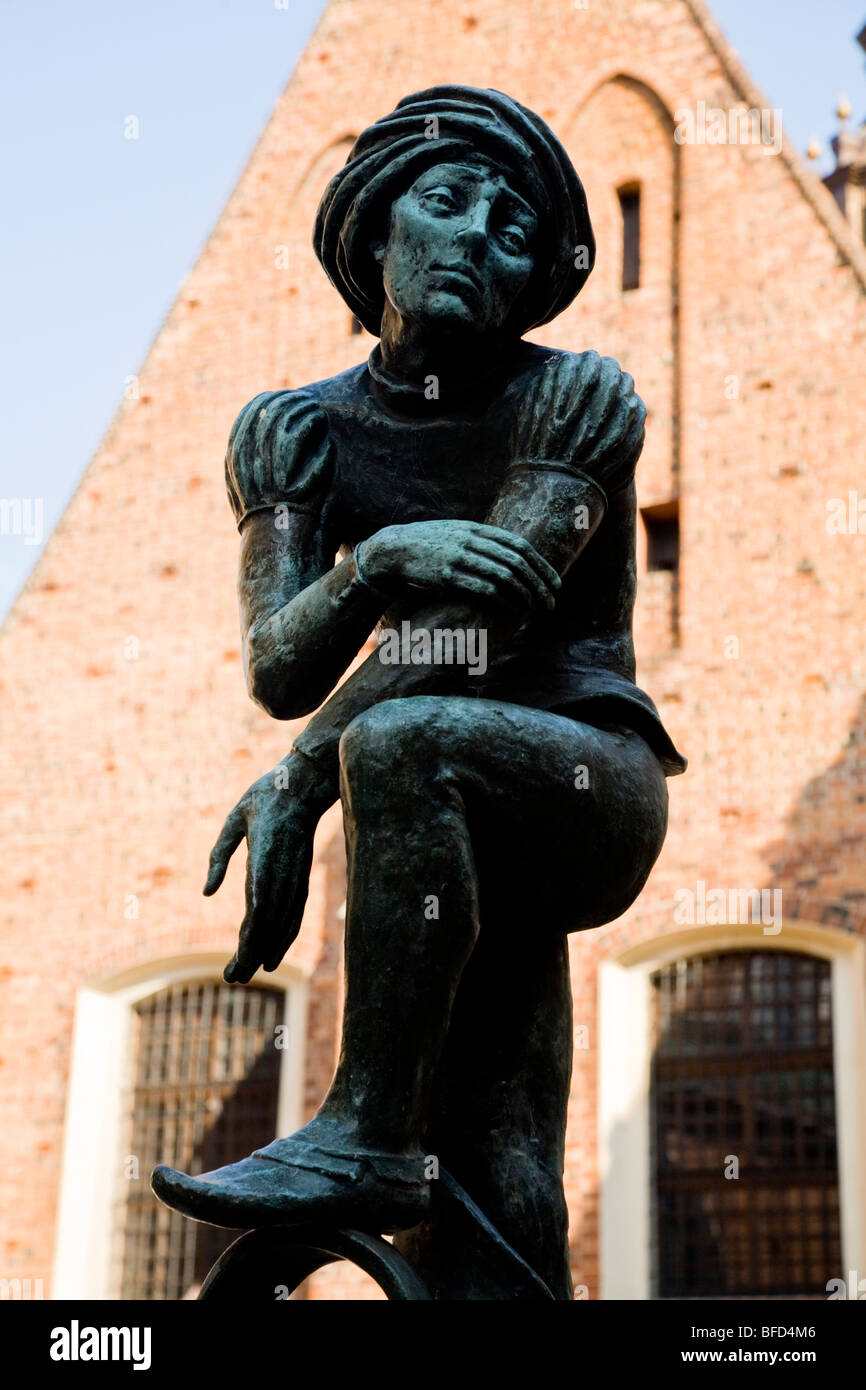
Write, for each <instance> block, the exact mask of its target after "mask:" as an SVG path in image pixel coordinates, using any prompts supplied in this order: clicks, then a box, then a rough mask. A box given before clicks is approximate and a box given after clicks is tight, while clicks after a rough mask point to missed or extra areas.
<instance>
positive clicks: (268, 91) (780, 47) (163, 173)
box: [0, 0, 866, 615]
mask: <svg viewBox="0 0 866 1390" xmlns="http://www.w3.org/2000/svg"><path fill="white" fill-rule="evenodd" d="M380 3H381V4H382V5H383V6H387V5H389V4H391V5H394V7H395V9H396V10H398V9H399V4H400V0H380ZM509 3H513V0H509ZM593 3H602V0H593ZM323 8H324V3H323V0H288V7H287V8H286V9H278V8H277V4H276V0H148V3H147V4H146V5H128V4H126V5H124V4H118V3H116V0H76V3H74V4H70V3H68V0H39V2H38V3H34V0H2V3H0V38H2V50H0V51H2V55H3V57H2V60H0V62H2V83H0V121H2V129H3V131H4V133H5V138H4V142H3V149H2V156H0V157H2V169H0V177H2V182H3V189H4V192H5V194H6V209H5V215H4V217H3V218H2V219H0V264H2V267H3V270H2V275H3V288H2V293H3V305H4V323H5V332H4V333H3V335H2V343H0V409H2V420H3V444H4V447H3V450H2V455H0V499H3V498H6V499H12V498H24V497H27V498H41V499H44V521H43V529H44V534H45V536H47V535H48V534H49V533H50V531H51V529H52V527H53V526H54V525H55V524H56V522H57V520H58V519H59V517H60V516H61V514H62V512H63V509H64V507H65V505H66V503H67V502H68V500H69V498H70V496H71V494H72V492H73V491H74V489H75V487H76V486H77V483H78V481H79V479H80V477H81V474H82V472H83V471H84V469H85V467H86V466H87V463H88V461H89V459H90V457H91V455H92V454H93V452H94V449H95V448H96V446H97V444H98V443H99V439H100V437H101V435H102V433H103V432H104V430H105V429H106V427H107V425H108V423H109V421H110V420H111V417H112V415H113V413H114V410H115V409H116V407H117V404H118V402H119V400H120V398H121V394H122V391H123V383H124V378H125V377H127V376H130V375H132V374H133V373H135V372H136V371H137V370H138V367H139V366H140V364H141V362H142V360H143V358H144V356H145V354H146V352H147V349H148V347H149V346H150V343H151V342H152V340H153V338H154V336H155V334H156V332H157V331H158V329H159V326H160V324H161V322H162V320H163V318H164V316H165V314H166V312H167V310H168V309H169V308H170V306H171V303H172V301H173V299H174V297H175V294H176V293H177V290H178V289H179V287H180V285H181V283H182V282H183V280H184V278H185V276H186V275H187V273H188V272H189V270H190V269H191V267H192V265H193V264H194V262H195V260H196V257H197V256H198V254H199V252H200V250H201V248H202V246H203V244H204V242H205V241H206V239H207V236H208V233H209V231H210V229H211V227H212V226H213V224H214V222H215V221H216V219H217V217H218V216H219V213H220V211H221V209H222V207H223V205H224V203H225V201H226V199H227V198H228V196H229V194H230V193H231V190H232V188H233V187H234V185H235V183H236V181H237V179H238V176H239V175H240V173H241V171H242V169H243V167H244V164H245V162H246V160H247V157H248V156H249V154H250V152H251V150H252V148H253V146H254V144H255V142H256V140H257V139H258V136H259V134H260V133H261V130H262V127H263V125H264V123H265V121H266V120H267V118H268V116H269V114H270V112H271V110H272V108H273V105H274V102H275V101H276V100H277V97H278V96H279V94H280V92H281V90H282V88H283V87H284V85H285V83H286V81H287V79H288V77H289V75H290V73H291V71H292V68H293V67H294V64H295V62H296V60H297V58H298V56H299V54H300V52H301V51H302V49H303V47H304V44H305V43H306V41H307V39H308V37H309V35H310V33H311V32H312V29H313V27H314V25H315V23H316V21H317V19H318V17H319V14H320V13H321V11H322V9H323ZM711 8H712V9H713V12H714V13H715V15H716V18H717V20H718V22H719V23H720V24H721V26H722V28H723V30H724V31H725V33H726V34H727V36H728V38H729V39H730V40H731V42H732V43H733V45H734V47H735V48H736V49H737V50H738V52H739V53H740V56H741V58H742V59H743V61H744V62H745V64H746V66H747V68H748V69H749V70H750V72H751V74H752V77H753V78H754V79H755V81H756V82H757V84H758V86H759V87H760V88H761V89H762V90H763V92H764V94H765V95H766V97H767V98H768V100H769V101H770V103H771V104H772V105H773V106H779V107H781V108H782V109H783V113H784V118H783V119H784V126H785V129H786V131H787V134H788V136H789V138H790V139H792V140H793V142H794V144H795V145H796V146H797V147H799V148H800V149H801V150H803V149H805V147H806V145H807V144H808V142H809V139H810V137H811V136H812V135H813V134H815V135H817V136H819V138H821V139H822V140H824V141H825V149H826V141H827V139H828V138H829V136H830V135H831V134H832V133H833V132H834V130H835V128H836V123H835V121H834V117H833V111H834V108H835V105H836V101H837V97H838V95H839V93H840V91H843V90H844V91H847V92H848V94H849V96H850V98H851V100H852V103H853V108H854V111H853V119H854V120H855V121H858V122H859V121H861V120H862V119H863V118H864V116H866V72H864V55H863V53H862V52H861V50H860V49H859V48H858V46H857V45H856V43H855V42H854V39H853V36H854V34H855V33H856V32H857V30H858V29H859V28H860V27H861V25H862V24H863V22H864V21H866V0H821V4H820V5H818V4H817V3H816V0H711ZM129 115H136V116H137V117H138V119H139V121H140V136H139V139H138V140H128V139H125V138H124V120H125V118H126V117H127V116H129ZM824 162H825V166H826V167H829V166H827V161H826V157H825V161H824ZM33 519H34V520H35V519H36V518H35V516H34V517H33ZM5 529H6V530H8V529H9V526H8V523H7V525H6V527H5ZM39 549H40V547H39V546H38V545H35V544H27V543H26V540H25V537H24V536H23V535H11V534H0V615H2V614H3V613H5V611H6V610H7V608H8V606H9V604H10V603H11V602H12V601H13V599H14V597H15V595H16V593H17V592H18V590H19V589H20V587H21V585H22V583H23V582H24V580H25V578H26V576H27V574H28V572H29V570H30V568H31V567H32V565H33V563H34V561H35V560H36V558H37V556H38V554H39Z"/></svg>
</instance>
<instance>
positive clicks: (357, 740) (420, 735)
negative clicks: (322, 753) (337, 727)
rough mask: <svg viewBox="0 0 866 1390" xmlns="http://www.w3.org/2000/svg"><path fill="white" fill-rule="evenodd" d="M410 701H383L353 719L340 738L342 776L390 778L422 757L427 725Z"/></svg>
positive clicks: (426, 740)
mask: <svg viewBox="0 0 866 1390" xmlns="http://www.w3.org/2000/svg"><path fill="white" fill-rule="evenodd" d="M413 705H414V701H412V700H383V701H382V703H381V704H378V705H372V706H371V708H370V709H367V710H364V712H363V713H362V714H359V715H357V716H356V718H355V719H353V720H352V722H351V724H349V725H348V726H347V728H346V729H345V730H344V731H343V735H342V737H341V739H340V766H341V768H342V772H343V775H344V777H349V778H355V777H357V776H358V775H359V774H361V773H363V774H364V775H365V776H373V777H376V776H377V775H380V774H381V775H387V776H388V777H389V778H393V777H394V776H395V775H397V774H399V772H400V771H405V769H406V767H407V766H409V765H411V763H412V762H413V761H414V760H415V759H416V758H418V757H420V756H422V754H423V755H425V756H426V750H427V744H428V734H429V725H428V726H427V727H426V729H425V720H424V718H423V716H422V715H421V713H420V711H418V710H416V709H413V708H412V706H413Z"/></svg>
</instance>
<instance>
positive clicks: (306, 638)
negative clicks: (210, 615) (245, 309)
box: [154, 86, 685, 1299]
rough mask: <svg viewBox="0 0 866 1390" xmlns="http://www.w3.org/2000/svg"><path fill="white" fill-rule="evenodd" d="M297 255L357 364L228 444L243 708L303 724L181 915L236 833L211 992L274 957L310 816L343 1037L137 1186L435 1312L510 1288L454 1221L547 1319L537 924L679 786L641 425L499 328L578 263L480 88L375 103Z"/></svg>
mask: <svg viewBox="0 0 866 1390" xmlns="http://www.w3.org/2000/svg"><path fill="white" fill-rule="evenodd" d="M314 239H315V247H316V251H317V253H318V255H319V258H320V260H321V262H322V264H323V266H324V268H325V270H326V272H327V273H328V275H329V277H330V279H331V280H332V282H333V284H334V285H335V286H336V288H337V289H338V290H339V292H340V294H341V295H342V296H343V298H344V299H345V301H346V303H347V304H348V305H349V307H350V308H351V309H352V311H353V312H354V313H355V314H357V316H358V317H359V318H360V320H361V322H362V323H363V324H364V325H365V327H366V328H367V329H368V330H369V331H370V332H371V333H373V334H375V335H377V336H378V337H379V338H380V342H379V344H378V345H377V346H376V347H375V348H374V350H373V352H372V353H371V355H370V359H369V361H368V362H367V363H365V364H364V365H362V366H358V367H355V368H353V369H351V370H350V371H347V372H343V373H342V374H341V375H339V376H337V377H333V378H330V379H329V380H326V381H321V382H317V383H315V384H314V385H312V386H308V387H305V388H303V389H301V390H291V391H271V392H265V393H263V394H262V395H260V396H257V397H256V398H255V399H254V400H253V401H251V402H250V404H249V405H248V406H246V407H245V409H244V410H243V411H242V412H241V414H240V416H239V417H238V420H237V422H236V424H235V426H234V429H233V431H232V434H231V438H230V441H229V446H228V455H227V460H226V478H227V484H228V492H229V498H230V501H231V504H232V507H233V509H234V513H235V516H236V518H237V521H238V525H239V528H240V534H241V559H240V600H241V612H242V625H243V651H244V661H245V669H246V672H247V680H248V686H249V691H250V694H251V696H252V698H253V699H254V700H256V701H257V703H259V704H260V705H261V706H262V707H263V708H264V709H266V710H267V711H268V712H269V713H270V714H271V715H273V716H274V718H277V719H293V718H297V717H299V716H301V715H306V714H309V713H311V712H312V711H314V710H317V711H318V712H317V713H316V714H314V715H313V717H312V718H311V719H310V721H309V723H308V724H307V726H306V728H305V729H304V731H303V733H302V734H301V735H300V736H299V737H298V738H297V739H296V740H295V743H294V745H293V748H292V750H291V752H290V753H289V755H288V757H287V758H286V759H285V760H284V762H283V763H282V764H280V765H279V767H278V768H277V769H275V770H274V771H272V772H270V773H268V774H266V775H265V776H264V777H262V778H260V779H259V781H257V782H256V783H254V785H253V786H252V787H250V789H249V790H248V791H247V792H246V794H245V795H244V796H243V797H242V798H241V800H240V802H239V803H238V805H237V806H236V807H235V809H234V810H233V811H232V812H231V814H230V815H229V817H228V820H227V821H226V824H225V827H224V829H223V831H222V834H221V835H220V837H219V840H218V841H217V844H216V846H215V848H214V850H213V854H212V858H211V868H210V874H209V877H208V881H207V884H206V887H205V892H206V893H214V892H216V890H217V889H218V888H219V886H220V883H221V882H222V879H223V876H224V874H225V870H226V865H227V863H228V860H229V859H230V857H231V855H232V854H233V853H234V851H235V849H236V848H237V847H238V845H239V844H240V843H241V841H242V840H243V839H244V838H245V839H246V840H247V846H248V860H247V886H246V897H247V910H246V916H245V918H244V921H243V924H242V926H241V929H240V940H239V944H238V949H237V952H236V954H235V956H234V957H233V959H232V961H231V962H230V964H229V965H228V967H227V968H226V971H225V978H226V980H228V981H242V982H246V981H249V980H250V979H251V978H252V976H253V974H254V973H255V971H256V970H257V969H258V968H259V967H260V966H264V968H265V969H266V970H273V969H274V968H275V967H276V966H277V965H278V964H279V962H280V961H281V960H282V958H283V956H284V954H285V952H286V951H287V950H288V949H289V947H290V946H291V944H292V942H293V940H294V938H295V936H296V935H297V932H298V930H299V928H300V924H301V917H302V913H303V908H304V902H305V898H306V893H307V880H308V874H309V870H310V864H311V859H312V846H313V833H314V830H315V828H316V824H317V822H318V820H319V818H320V817H321V815H322V813H323V812H324V811H325V809H326V808H327V807H328V806H330V805H331V804H332V803H333V802H334V801H335V800H336V799H337V798H338V796H339V797H340V798H341V800H342V805H343V814H344V821H345V831H346V843H347V848H348V896H347V908H346V1001H345V1014H344V1021H343V1040H342V1050H341V1054H340V1060H339V1063H338V1066H337V1070H336V1073H335V1076H334V1078H333V1081H332V1083H331V1087H330V1090H329V1091H328V1094H327V1096H326V1097H325V1099H324V1101H323V1102H322V1105H321V1106H320V1108H319V1111H318V1113H317V1114H316V1116H315V1117H314V1118H313V1119H312V1120H311V1121H310V1123H309V1124H307V1125H305V1126H304V1127H303V1129H301V1130H299V1131H298V1133H297V1134H294V1135H292V1136H290V1137H289V1138H285V1139H277V1140H275V1141H274V1142H273V1143H272V1144H270V1145H268V1146H267V1148H265V1149H263V1150H261V1151H259V1152H258V1153H256V1154H253V1155H251V1156H250V1157H248V1158H243V1159H241V1160H240V1161H239V1162H237V1163H233V1164H231V1165H229V1166H228V1167H226V1168H222V1169H219V1170H217V1171H216V1172H213V1173H206V1174H203V1175H200V1176H187V1175H186V1174H183V1173H179V1172H176V1171H174V1170H172V1169H168V1168H158V1169H157V1170H156V1171H155V1174H154V1190H155V1191H156V1192H157V1194H158V1195H159V1196H160V1197H161V1198H162V1200H163V1201H165V1202H167V1203H168V1204H169V1205H171V1206H173V1207H175V1208H177V1209H178V1210H180V1211H183V1212H186V1213H187V1214H188V1215H190V1216H193V1217H195V1218H197V1219H199V1220H203V1221H209V1222H213V1223H215V1224H217V1225H223V1226H235V1227H238V1228H248V1227H255V1228H261V1227H274V1226H276V1227H281V1228H282V1227H293V1226H296V1225H305V1224H309V1223H313V1224H314V1225H316V1226H317V1227H322V1226H323V1225H325V1226H329V1227H343V1228H350V1229H351V1230H352V1231H354V1232H362V1233H363V1232H366V1233H374V1234H378V1233H383V1232H391V1233H394V1232H396V1233H399V1234H398V1235H397V1238H396V1240H395V1245H396V1247H397V1248H398V1250H401V1251H402V1252H403V1253H404V1255H405V1256H406V1259H407V1260H408V1262H409V1264H410V1265H411V1266H413V1268H414V1270H415V1271H416V1272H417V1273H420V1275H421V1276H422V1277H423V1279H424V1280H426V1283H427V1287H428V1288H429V1289H431V1290H432V1292H433V1295H434V1296H436V1297H442V1298H469V1297H510V1296H515V1297H517V1296H521V1295H520V1294H519V1293H512V1292H509V1289H511V1287H512V1286H511V1285H509V1284H508V1281H507V1280H506V1281H505V1282H504V1283H503V1282H502V1280H499V1281H497V1276H496V1274H495V1271H494V1272H491V1266H490V1264H489V1260H488V1257H487V1255H484V1254H479V1253H478V1249H477V1248H476V1247H477V1245H478V1242H477V1241H475V1240H474V1237H472V1236H471V1235H467V1234H466V1231H465V1229H464V1227H463V1226H461V1222H464V1223H465V1218H466V1213H467V1212H469V1213H470V1217H471V1220H472V1221H474V1222H475V1223H476V1226H475V1230H476V1234H477V1231H478V1230H481V1229H483V1230H484V1231H485V1232H486V1236H485V1239H489V1240H490V1241H492V1242H493V1245H494V1247H495V1248H496V1249H499V1250H502V1251H505V1252H507V1254H508V1257H509V1258H511V1259H513V1261H514V1262H515V1265H514V1267H517V1265H520V1266H521V1267H524V1268H525V1269H526V1271H528V1272H527V1275H526V1277H527V1279H528V1280H529V1282H530V1283H532V1281H533V1280H534V1281H535V1284H534V1287H535V1289H536V1290H537V1289H539V1288H540V1289H542V1290H543V1292H544V1296H547V1297H551V1296H552V1297H555V1298H560V1299H562V1298H569V1297H571V1291H572V1286H571V1280H570V1274H569V1262H568V1242H567V1212H566V1206H565V1200H564V1196H563V1187H562V1169H563V1144H564V1130H565V1115H566V1103H567V1098H568V1087H569V1078H570V1070H571V1046H572V1042H571V996H570V988H569V976H568V967H567V952H566V935H567V933H568V932H571V931H578V930H584V929H586V928H590V927H597V926H600V925H601V924H603V923H605V922H609V921H611V920H612V919H613V918H615V917H618V916H619V915H620V914H621V913H623V912H624V911H625V910H626V909H627V908H628V907H629V906H630V904H631V903H633V902H634V900H635V898H636V897H637V895H638V894H639V892H640V890H641V888H642V887H643V885H644V883H645V882H646V879H647V876H648V874H649V872H650V869H651V868H652V865H653V863H654V862H655V860H656V858H657V856H658V853H659V851H660V849H661V846H662V842H663V840H664V835H665V830H666V825H667V805H668V798H667V788H666V782H665V778H666V776H672V775H675V774H677V773H680V772H682V771H683V770H684V768H685V760H684V759H683V758H682V757H681V755H680V754H679V753H678V752H677V750H676V749H675V748H674V746H673V744H672V743H671V740H670V738H669V737H668V735H667V733H666V732H665V730H664V728H663V727H662V724H661V722H660V720H659V717H658V714H657V711H656V709H655V706H654V705H653V703H652V701H651V700H650V698H649V697H648V696H647V695H646V694H645V693H644V692H643V691H641V690H639V689H638V688H637V686H636V685H635V681H634V673H635V670H634V651H633V646H632V631H631V626H632V609H633V604H634V595H635V558H634V552H635V487H634V470H635V465H636V463H637V459H638V456H639V454H640V451H641V447H642V444H643V436H644V420H645V410H644V406H643V403H642V402H641V400H640V399H639V397H638V396H637V395H636V394H635V392H634V383H633V381H632V379H631V377H630V376H629V375H628V374H627V373H624V372H622V371H621V370H620V368H619V366H618V365H617V363H616V362H614V361H613V360H612V359H611V358H609V357H600V356H599V355H598V354H597V353H595V352H583V353H570V352H561V351H558V350H554V349H549V348H543V347H539V346H536V345H533V344H529V343H527V342H525V341H524V340H523V338H522V335H523V334H524V333H525V332H526V331H527V330H529V329H530V328H533V327H536V326H538V325H540V324H543V323H546V322H548V321H549V320H550V319H551V318H553V317H554V316H555V315H557V314H558V313H560V312H561V310H562V309H564V308H565V307H566V306H567V305H568V304H569V303H570V302H571V301H572V300H573V299H574V298H575V296H576V295H577V294H578V293H579V291H580V289H581V288H582V286H583V284H584V282H585V280H586V278H587V276H588V275H589V273H590V270H591V269H592V264H593V260H594V255H595V247H594V241H593V235H592V229H591V225H590V220H589V215H588V212H587V207H586V200H585V197H584V192H583V188H582V186H581V183H580V180H579V178H578V176H577V174H576V172H575V170H574V168H573V166H572V164H571V161H570V160H569V157H568V155H567V154H566V153H565V151H564V149H563V148H562V146H561V145H560V144H559V142H558V141H557V140H556V138H555V137H554V136H553V134H552V133H551V131H550V130H549V129H548V128H547V126H546V125H545V124H544V122H543V121H541V120H540V119H539V118H538V117H537V116H535V115H534V114H533V113H532V112H530V111H527V110H526V109H525V108H524V107H522V106H520V105H519V104H518V103H517V102H515V101H513V100H512V99H510V98H509V97H507V96H504V95H503V94H501V93H499V92H494V91H480V90H475V89H473V88H467V87H456V86H453V87H436V88H432V89H430V90H429V91H425V92H421V93H418V94H416V95H413V96H410V97H406V98H405V99H404V100H403V101H401V102H400V103H399V105H398V106H397V108H396V109H395V110H394V111H393V112H392V113H391V114H390V115H389V116H386V117H385V118H384V119H382V120H380V121H377V122H376V123H375V124H374V125H373V126H371V127H370V128H369V129H368V130H366V131H365V132H364V133H363V134H362V135H361V136H360V138H359V139H358V141H357V142H356V144H355V146H354V148H353V149H352V151H351V154H350V155H349V158H348V161H347V163H346V165H345V167H344V168H343V169H342V170H341V172H340V173H339V174H338V175H337V176H336V177H335V178H334V179H333V180H332V182H331V183H330V185H329V186H328V188H327V189H326V191H325V194H324V197H323V199H322V202H321V205H320V208H319V213H318V217H317V222H316V229H315V238H314ZM338 550H339V551H340V553H341V554H342V556H343V558H342V559H341V561H340V563H338V564H337V565H336V566H334V565H333V556H334V555H335V553H336V552H337V551H338ZM377 624H379V626H380V630H381V632H382V633H383V634H385V636H386V637H387V639H388V641H389V642H390V643H391V645H392V649H393V650H399V651H400V653H401V655H400V657H399V659H390V660H387V661H386V660H385V659H384V651H383V648H380V649H379V650H378V651H376V652H374V653H373V654H372V655H370V656H369V657H368V658H367V660H366V661H365V662H364V663H363V665H362V666H361V667H360V668H359V669H358V670H357V671H356V672H355V673H354V674H353V675H352V676H351V677H350V678H349V679H348V680H347V681H346V682H345V683H344V684H343V685H342V686H341V687H340V688H339V689H338V690H337V691H336V692H335V693H333V694H332V693H331V692H332V691H333V688H334V685H335V683H336V682H337V681H338V680H339V679H340V678H341V676H342V675H343V674H344V672H345V671H346V669H347V667H348V666H349V664H350V663H351V661H352V659H353V658H354V657H355V656H356V655H357V653H358V652H359V650H360V649H361V647H362V646H363V644H364V641H365V639H366V638H367V636H368V634H369V633H370V631H371V630H372V629H373V628H374V627H375V626H376V625H377ZM395 633H397V634H402V636H403V638H406V637H407V635H408V639H409V640H408V641H403V643H402V646H400V647H399V648H394V646H393V642H392V638H393V635H394V634H395ZM482 636H483V644H482V645H483V646H484V649H485V659H484V660H481V659H476V660H474V662H470V661H469V660H468V659H467V658H468V653H469V652H470V650H473V651H474V652H475V655H476V657H479V654H480V646H479V640H480V638H481V637H482ZM473 639H474V646H473ZM488 652H489V655H488V654H487V653H488ZM440 1165H441V1167H440ZM443 1181H444V1186H443ZM437 1184H438V1190H437ZM446 1189H447V1191H448V1192H449V1193H450V1202H449V1201H443V1198H442V1197H441V1193H442V1192H444V1191H445V1190H446ZM437 1204H438V1205H437ZM320 1248H324V1245H322V1244H321V1243H320ZM495 1262H496V1257H495V1256H494V1258H493V1263H494V1264H495Z"/></svg>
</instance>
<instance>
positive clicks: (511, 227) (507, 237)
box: [499, 222, 529, 256]
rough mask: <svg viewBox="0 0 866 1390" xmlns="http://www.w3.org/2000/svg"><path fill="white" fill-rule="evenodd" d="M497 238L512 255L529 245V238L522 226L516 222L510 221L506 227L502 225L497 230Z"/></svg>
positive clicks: (518, 253)
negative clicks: (498, 230)
mask: <svg viewBox="0 0 866 1390" xmlns="http://www.w3.org/2000/svg"><path fill="white" fill-rule="evenodd" d="M499 240H500V241H501V242H502V243H503V245H504V246H505V248H506V250H508V251H510V252H512V254H513V255H515V256H517V255H520V253H521V252H522V251H525V250H526V248H527V246H528V245H529V238H528V236H527V235H526V232H525V231H524V230H523V228H522V227H519V226H518V225H517V223H516V222H510V223H509V224H508V226H507V227H502V228H501V229H500V232H499Z"/></svg>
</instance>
